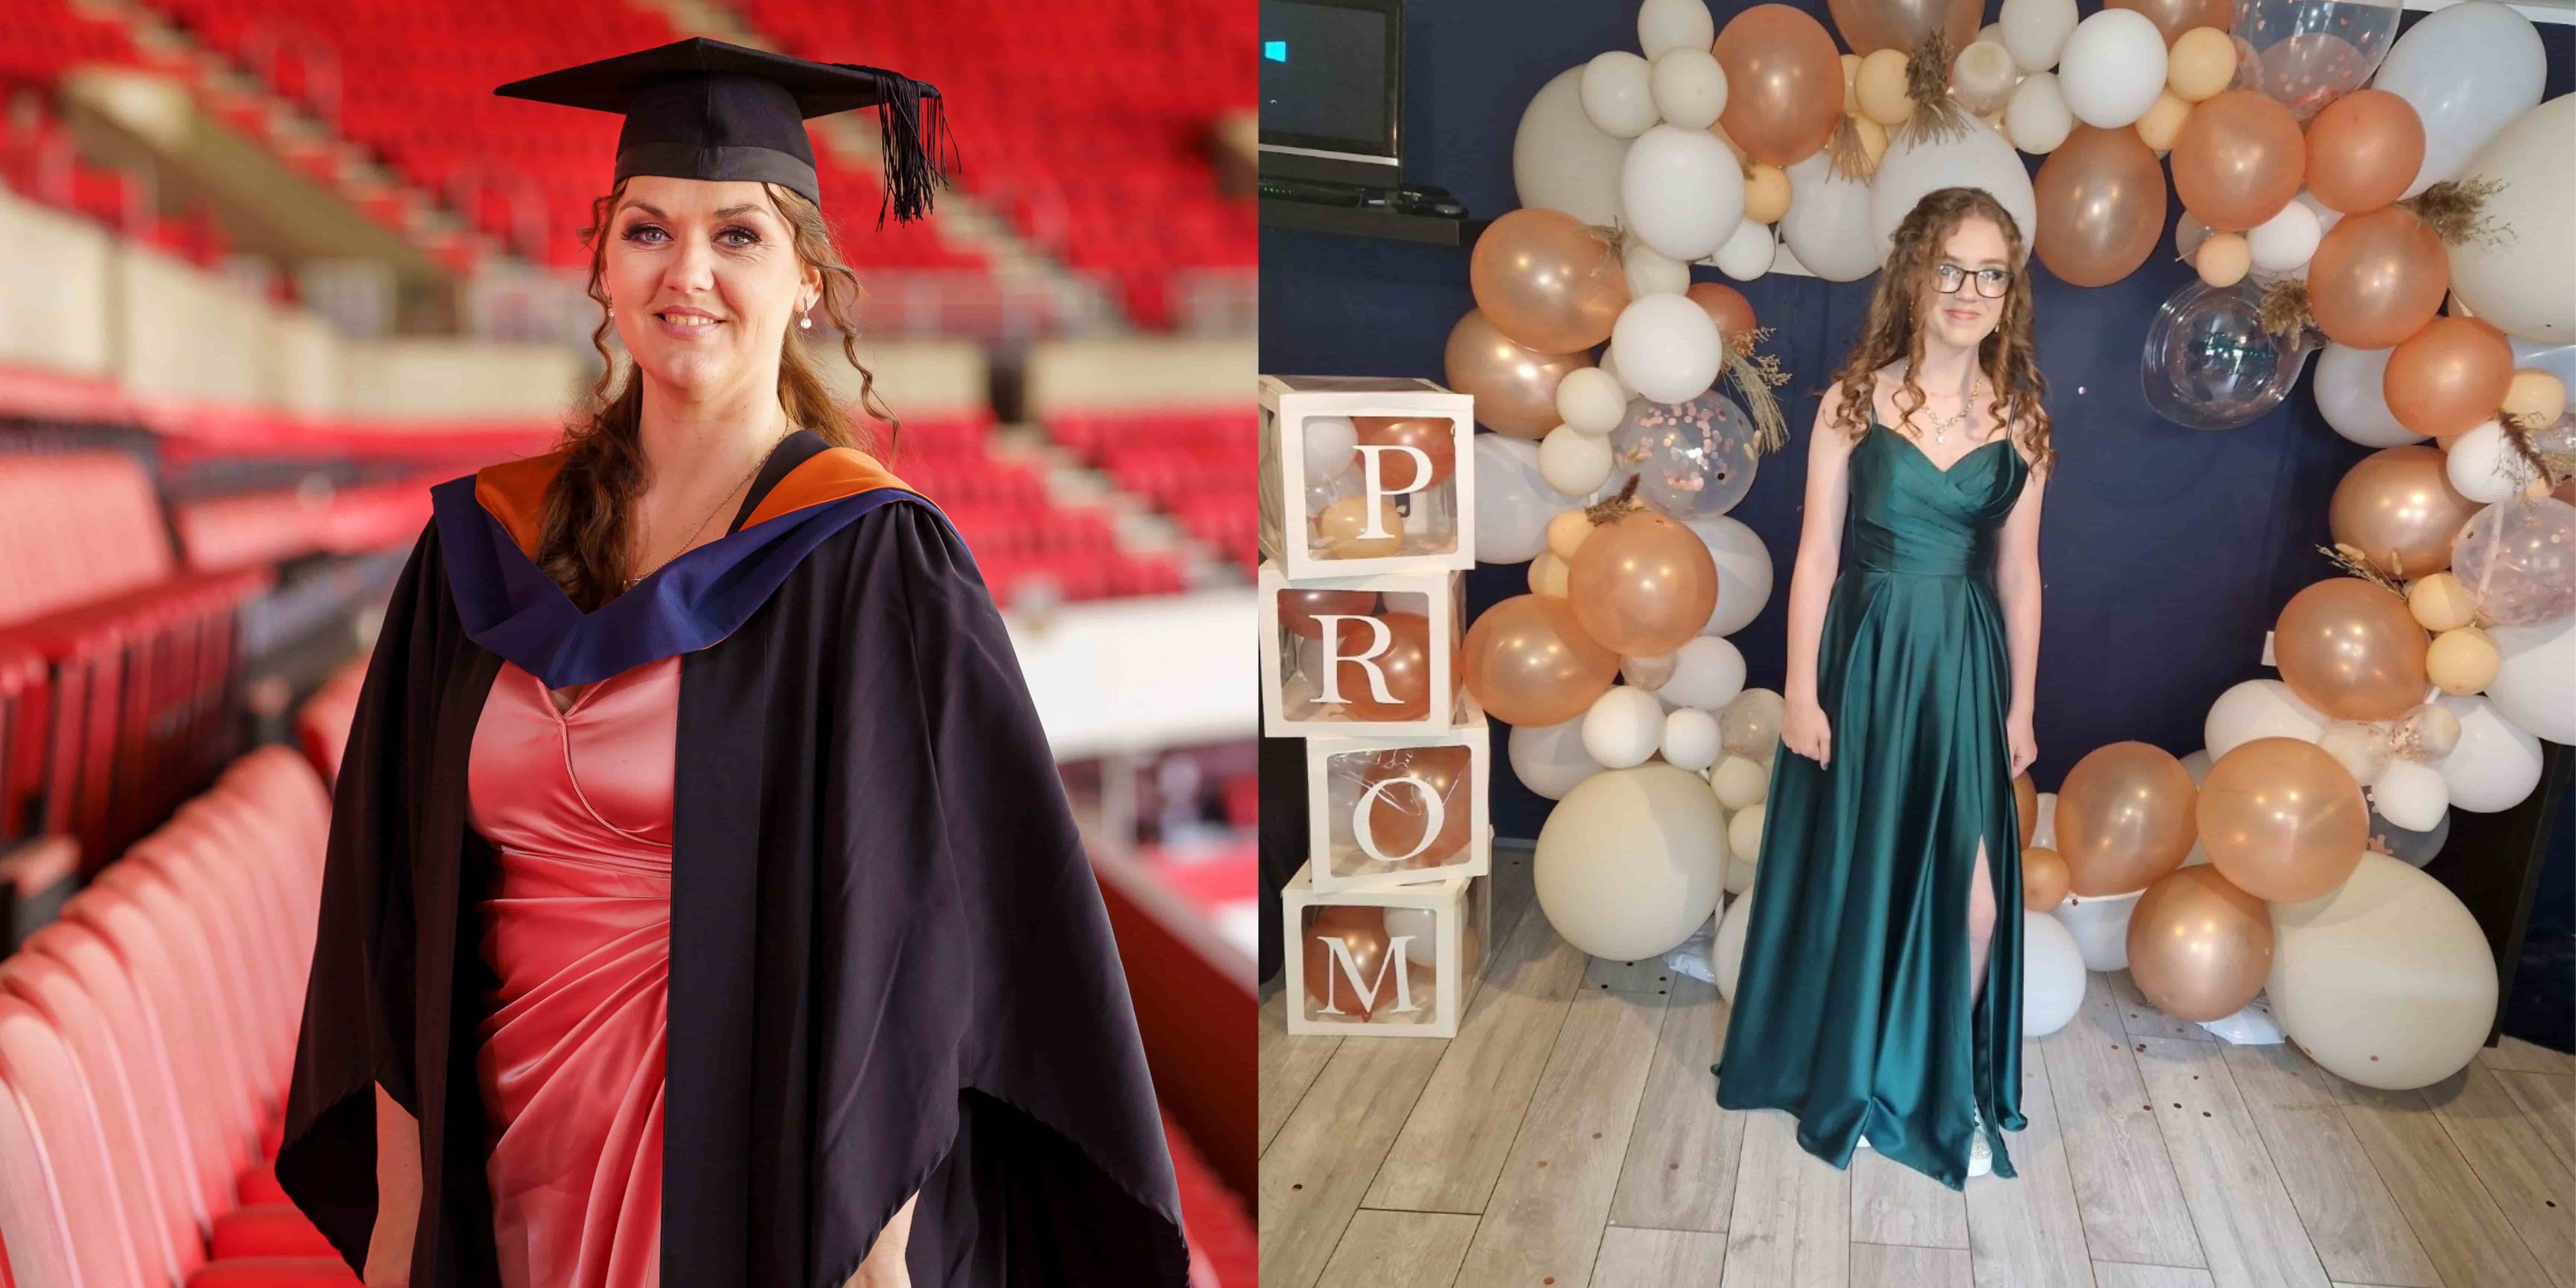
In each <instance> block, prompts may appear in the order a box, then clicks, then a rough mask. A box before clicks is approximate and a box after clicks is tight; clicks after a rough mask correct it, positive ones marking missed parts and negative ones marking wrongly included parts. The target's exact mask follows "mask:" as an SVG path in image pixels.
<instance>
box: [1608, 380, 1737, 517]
mask: <svg viewBox="0 0 2576 1288" xmlns="http://www.w3.org/2000/svg"><path fill="white" fill-rule="evenodd" d="M1754 432H1755V431H1754V426H1753V418H1752V417H1750V416H1747V415H1745V414H1744V412H1743V411H1742V410H1741V409H1739V408H1737V407H1736V405H1735V401H1734V400H1733V399H1731V398H1728V397H1727V396H1726V395H1724V394H1722V393H1719V392H1718V391H1717V390H1715V389H1710V390H1708V391H1707V392H1705V393H1702V394H1700V395H1699V396H1698V397H1696V398H1693V399H1691V400H1690V401H1688V402H1683V403H1661V402H1655V401H1653V400H1651V399H1646V398H1637V399H1632V400H1630V401H1629V403H1628V414H1627V416H1626V417H1625V418H1624V419H1622V420H1621V421H1620V422H1619V427H1618V428H1617V429H1614V430H1612V431H1610V477H1611V481H1612V484H1613V485H1614V486H1615V485H1616V484H1617V483H1619V482H1620V481H1622V480H1625V479H1627V478H1628V477H1629V476H1631V475H1634V476H1635V477H1636V480H1637V495H1638V497H1639V498H1641V499H1643V500H1644V501H1646V502H1647V503H1648V504H1650V505H1652V506H1654V507H1655V508H1656V509H1658V510H1661V511H1663V512H1664V513H1666V514H1669V515H1672V516H1673V517H1675V518H1678V519H1684V520H1691V519H1700V518H1706V517H1709V516H1712V515H1720V514H1724V513H1726V512H1727V511H1729V510H1732V509H1734V508H1735V506H1736V503H1737V502H1739V501H1742V500H1743V499H1744V496H1745V494H1746V493H1747V492H1750V491H1752V490H1753V474H1754V467H1755V464H1756V462H1757V460H1758V458H1757V457H1756V456H1755V455H1754V452H1753V435H1754Z"/></svg>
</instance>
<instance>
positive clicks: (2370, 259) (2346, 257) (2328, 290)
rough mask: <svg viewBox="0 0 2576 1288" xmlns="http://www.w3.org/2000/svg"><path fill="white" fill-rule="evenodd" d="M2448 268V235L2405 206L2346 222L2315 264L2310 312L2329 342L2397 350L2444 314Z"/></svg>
mask: <svg viewBox="0 0 2576 1288" xmlns="http://www.w3.org/2000/svg"><path fill="white" fill-rule="evenodd" d="M2448 264H2449V260H2448V258H2447V256H2446V255H2445V254H2444V252H2443V249H2442V238H2441V236H2440V235H2439V234H2437V233H2435V232H2434V231H2433V230H2432V229H2431V228H2430V227H2427V226H2426V225H2425V223H2424V221H2423V220H2421V219H2418V218H2416V217H2415V212H2414V211H2412V210H2408V209H2407V208H2406V207H2404V206H2382V207H2380V208H2379V209H2377V210H2372V211H2366V212H2364V213H2362V214H2358V215H2346V216H2344V217H2343V218H2342V219H2339V220H2337V221H2335V226H2334V227H2332V228H2329V229H2327V230H2326V233H2325V236H2324V237H2323V238H2322V239H2320V240H2319V241H2318V242H2317V250H2316V254H2315V255H2313V256H2310V257H2309V259H2308V312H2309V313H2310V314H2312V315H2314V317H2315V318H2316V322H2317V329H2318V330H2320V331H2323V332H2325V333H2326V338H2327V339H2329V340H2333V341H2335V342H2337V343H2339V344H2348V345H2351V346H2353V347H2354V348H2356V349H2386V348H2390V347H2392V346H2394V345H2395V344H2396V343H2397V342H2398V341H2400V340H2403V339H2405V338H2406V337H2408V336H2410V335H2413V334H2415V331H2416V329H2417V328H2419V327H2421V326H2423V325H2424V324H2425V323H2427V322H2430V321H2432V320H2433V313H2434V311H2435V310H2437V309H2439V308H2441V307H2442V292H2443V291H2444V290H2446V289H2448V287H2449V285H2450V280H2451V279H2450V269H2449V267H2448Z"/></svg>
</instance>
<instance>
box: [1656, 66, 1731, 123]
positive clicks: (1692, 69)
mask: <svg viewBox="0 0 2576 1288" xmlns="http://www.w3.org/2000/svg"><path fill="white" fill-rule="evenodd" d="M1654 98H1655V112H1656V114H1657V115H1659V116H1661V117H1663V118H1664V120H1666V121H1667V122H1670V123H1671V124H1674V125H1678V126H1680V127H1682V128H1683V129H1685V130H1705V129H1707V128H1708V127H1709V126H1711V125H1714V124H1716V123H1717V118H1718V117H1719V115H1721V114H1722V113H1724V112H1725V111H1726V69H1725V68H1723V67H1720V66H1718V64H1717V58H1716V56H1715V55H1712V54H1711V53H1709V47H1708V46H1707V45H1699V46H1696V47H1692V48H1683V49H1675V50H1670V51H1667V52H1665V53H1662V54H1659V55H1657V56H1656V58H1655V69H1654Z"/></svg>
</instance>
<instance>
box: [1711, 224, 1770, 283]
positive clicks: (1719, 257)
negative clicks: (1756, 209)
mask: <svg viewBox="0 0 2576 1288" xmlns="http://www.w3.org/2000/svg"><path fill="white" fill-rule="evenodd" d="M1779 251H1780V243H1779V242H1778V241H1777V240H1776V239H1774V238H1773V237H1772V235H1771V226H1770V225H1769V224H1757V223H1755V222H1753V221H1752V220H1750V219H1747V220H1745V221H1744V222H1742V223H1739V224H1737V225H1736V226H1735V233H1734V235H1733V236H1730V237H1728V238H1727V239H1726V244H1725V245H1723V246H1720V247H1718V248H1717V254H1716V255H1715V256H1714V258H1715V260H1716V262H1717V271H1719V272H1721V273H1724V274H1726V275H1727V276H1728V277H1731V278H1734V279H1735V280H1736V281H1739V282H1750V281H1752V280H1754V279H1755V278H1758V277H1760V276H1762V275H1763V274H1765V273H1768V272H1770V271H1771V260H1772V257H1773V256H1775V255H1777V254H1778V253H1779Z"/></svg>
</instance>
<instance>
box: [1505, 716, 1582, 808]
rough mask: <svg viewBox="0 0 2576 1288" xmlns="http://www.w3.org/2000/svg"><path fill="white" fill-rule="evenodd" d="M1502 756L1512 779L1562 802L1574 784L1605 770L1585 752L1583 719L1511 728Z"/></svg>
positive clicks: (1542, 794)
mask: <svg viewBox="0 0 2576 1288" xmlns="http://www.w3.org/2000/svg"><path fill="white" fill-rule="evenodd" d="M1505 753H1506V755H1507V756H1508V757H1509V759H1510V760H1511V765H1512V777H1514V778H1517V779H1519V780H1520V783H1521V786H1523V787H1526V788H1528V789H1530V790H1531V791H1533V792H1536V793H1537V794H1539V795H1541V796H1544V797H1546V798H1547V799H1549V800H1552V801H1556V800H1563V799H1565V794H1566V793H1567V792H1570V791H1573V790H1574V786H1575V784H1577V783H1580V782H1582V781H1583V780H1584V779H1586V778H1590V777H1591V776H1593V775H1594V774H1597V773H1600V772H1601V770H1602V769H1603V768H1604V766H1603V765H1602V764H1601V762H1600V761H1597V760H1594V759H1593V758H1592V753H1591V752H1589V751H1586V750H1585V749H1584V746H1583V717H1582V716H1576V717H1575V718H1573V719H1571V720H1568V721H1566V722H1564V723H1563V724H1552V725H1513V726H1512V733H1511V737H1510V738H1509V739H1508V740H1506V743H1505Z"/></svg>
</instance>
